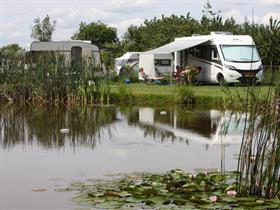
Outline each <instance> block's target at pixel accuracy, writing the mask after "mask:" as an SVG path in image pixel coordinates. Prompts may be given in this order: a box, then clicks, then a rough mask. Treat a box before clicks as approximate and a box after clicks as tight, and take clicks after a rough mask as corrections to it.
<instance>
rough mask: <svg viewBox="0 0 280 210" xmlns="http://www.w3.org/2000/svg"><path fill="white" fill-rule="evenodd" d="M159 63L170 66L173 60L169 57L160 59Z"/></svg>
mask: <svg viewBox="0 0 280 210" xmlns="http://www.w3.org/2000/svg"><path fill="white" fill-rule="evenodd" d="M159 65H160V66H170V65H171V60H169V59H162V60H159Z"/></svg>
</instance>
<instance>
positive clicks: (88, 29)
mask: <svg viewBox="0 0 280 210" xmlns="http://www.w3.org/2000/svg"><path fill="white" fill-rule="evenodd" d="M71 38H72V39H78V40H90V41H91V42H92V43H93V44H96V45H98V46H105V45H106V44H112V43H116V42H117V41H118V37H117V30H116V29H115V28H112V27H109V26H107V25H106V24H104V23H101V22H97V23H95V22H92V23H89V24H87V23H85V22H81V23H80V27H79V30H78V31H77V32H76V33H75V34H74V35H73V36H72V37H71Z"/></svg>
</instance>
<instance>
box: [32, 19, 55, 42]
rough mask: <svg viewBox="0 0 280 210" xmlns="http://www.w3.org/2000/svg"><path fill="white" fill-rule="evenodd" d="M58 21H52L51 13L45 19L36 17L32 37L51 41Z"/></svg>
mask: <svg viewBox="0 0 280 210" xmlns="http://www.w3.org/2000/svg"><path fill="white" fill-rule="evenodd" d="M55 26H56V21H53V22H52V23H51V21H50V17H49V15H47V16H46V17H45V18H44V19H43V21H42V22H41V21H40V18H39V17H37V18H35V19H34V26H33V27H32V33H31V38H34V39H36V40H38V41H51V40H52V35H53V33H54V31H55Z"/></svg>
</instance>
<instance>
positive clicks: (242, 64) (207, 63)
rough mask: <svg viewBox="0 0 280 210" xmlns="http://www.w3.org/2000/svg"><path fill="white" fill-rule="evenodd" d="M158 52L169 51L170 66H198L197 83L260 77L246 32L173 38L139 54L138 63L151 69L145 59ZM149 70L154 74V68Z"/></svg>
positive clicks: (259, 65) (257, 59)
mask: <svg viewBox="0 0 280 210" xmlns="http://www.w3.org/2000/svg"><path fill="white" fill-rule="evenodd" d="M159 53H161V54H173V55H174V66H177V65H178V66H180V67H182V68H185V67H186V66H200V67H201V68H202V71H201V72H200V73H199V75H198V81H201V82H210V83H224V82H226V83H237V82H250V83H251V82H261V81H262V79H263V66H262V62H261V59H260V56H259V54H258V51H257V48H256V45H255V43H254V41H253V39H252V37H251V36H248V35H232V34H231V33H228V32H211V34H210V35H196V36H192V37H181V38H176V39H175V40H174V42H171V43H169V44H167V45H164V46H162V47H159V48H156V49H153V50H150V51H147V52H145V53H143V56H142V58H141V56H140V64H141V63H143V65H146V66H148V65H150V66H149V67H150V68H151V67H152V64H151V63H150V64H149V63H147V62H146V61H149V59H151V57H153V56H154V55H155V54H159ZM141 60H142V61H141ZM150 71H151V72H150V73H153V74H154V69H151V70H150ZM174 71H176V70H175V69H174Z"/></svg>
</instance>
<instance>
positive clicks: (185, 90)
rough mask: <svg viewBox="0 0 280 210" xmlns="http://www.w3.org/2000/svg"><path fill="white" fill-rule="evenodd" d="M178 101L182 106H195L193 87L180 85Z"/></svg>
mask: <svg viewBox="0 0 280 210" xmlns="http://www.w3.org/2000/svg"><path fill="white" fill-rule="evenodd" d="M177 101H178V102H179V103H181V104H186V105H190V104H194V103H195V96H194V90H193V88H192V86H191V85H180V86H179V87H178V88H177Z"/></svg>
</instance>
